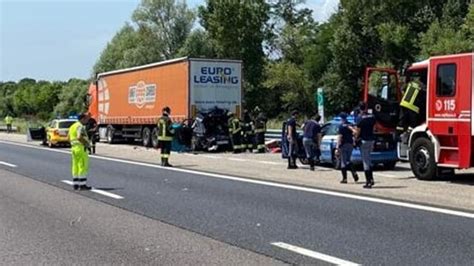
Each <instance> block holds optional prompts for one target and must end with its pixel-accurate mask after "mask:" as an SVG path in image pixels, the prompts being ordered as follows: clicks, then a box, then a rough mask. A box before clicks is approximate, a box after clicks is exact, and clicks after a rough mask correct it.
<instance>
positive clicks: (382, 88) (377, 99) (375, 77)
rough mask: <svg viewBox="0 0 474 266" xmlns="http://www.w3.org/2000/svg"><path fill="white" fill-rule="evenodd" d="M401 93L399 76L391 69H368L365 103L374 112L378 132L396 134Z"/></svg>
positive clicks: (365, 83)
mask: <svg viewBox="0 0 474 266" xmlns="http://www.w3.org/2000/svg"><path fill="white" fill-rule="evenodd" d="M401 97H402V95H401V91H400V86H399V82H398V74H397V71H396V70H394V69H389V68H367V69H366V71H365V82H364V102H365V103H366V104H367V108H368V109H372V110H373V114H374V116H375V119H376V121H377V124H376V131H377V132H380V133H391V132H394V130H395V128H396V126H397V123H398V113H399V105H400V99H401Z"/></svg>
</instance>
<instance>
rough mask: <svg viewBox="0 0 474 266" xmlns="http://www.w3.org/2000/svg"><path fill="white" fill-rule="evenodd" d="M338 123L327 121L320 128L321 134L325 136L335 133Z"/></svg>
mask: <svg viewBox="0 0 474 266" xmlns="http://www.w3.org/2000/svg"><path fill="white" fill-rule="evenodd" d="M338 128H339V124H336V123H328V124H326V125H324V126H323V127H322V128H321V134H322V135H325V136H326V135H327V136H333V135H337V132H338Z"/></svg>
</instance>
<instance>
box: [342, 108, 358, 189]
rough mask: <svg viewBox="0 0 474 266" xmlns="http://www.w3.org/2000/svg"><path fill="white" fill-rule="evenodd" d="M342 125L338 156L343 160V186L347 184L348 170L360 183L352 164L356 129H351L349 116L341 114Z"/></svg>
mask: <svg viewBox="0 0 474 266" xmlns="http://www.w3.org/2000/svg"><path fill="white" fill-rule="evenodd" d="M339 117H340V118H341V122H342V123H341V125H340V126H339V130H338V138H337V149H336V155H339V157H340V160H341V173H342V180H341V183H342V184H346V183H347V170H349V171H351V173H352V177H353V178H354V181H355V182H357V181H359V176H358V175H357V172H356V171H355V170H354V166H353V164H352V162H351V156H352V150H353V149H354V132H355V129H354V128H352V127H351V124H350V123H349V122H348V121H347V114H346V113H341V114H340V115H339Z"/></svg>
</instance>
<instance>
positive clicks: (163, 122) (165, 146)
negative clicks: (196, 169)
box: [158, 106, 174, 167]
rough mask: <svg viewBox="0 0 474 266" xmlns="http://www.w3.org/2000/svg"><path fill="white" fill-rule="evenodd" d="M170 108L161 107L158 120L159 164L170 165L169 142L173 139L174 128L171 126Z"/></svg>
mask: <svg viewBox="0 0 474 266" xmlns="http://www.w3.org/2000/svg"><path fill="white" fill-rule="evenodd" d="M170 114H171V109H170V108H169V107H168V106H167V107H165V108H163V114H162V116H161V117H160V119H159V120H158V132H159V133H158V145H159V147H160V149H161V166H165V167H172V165H171V164H170V163H169V158H170V154H171V142H172V141H173V134H174V129H173V128H172V127H171V126H172V122H171V118H170Z"/></svg>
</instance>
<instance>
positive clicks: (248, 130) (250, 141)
mask: <svg viewBox="0 0 474 266" xmlns="http://www.w3.org/2000/svg"><path fill="white" fill-rule="evenodd" d="M254 127H255V125H254V124H253V121H252V117H251V116H250V113H249V112H248V110H247V109H245V110H244V118H243V126H242V131H243V132H242V133H243V141H242V142H243V148H242V150H243V151H245V150H247V149H248V150H249V151H250V152H252V151H253V145H254V139H255V133H254V130H255V128H254Z"/></svg>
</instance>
